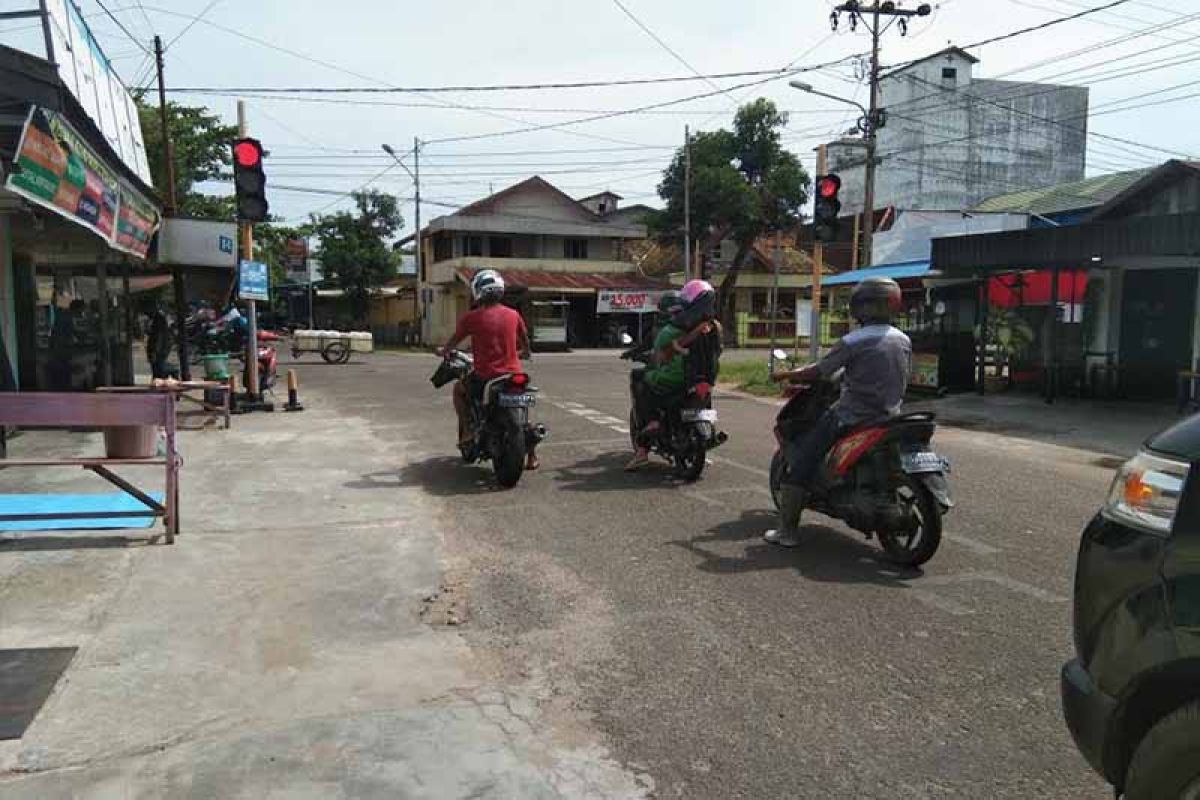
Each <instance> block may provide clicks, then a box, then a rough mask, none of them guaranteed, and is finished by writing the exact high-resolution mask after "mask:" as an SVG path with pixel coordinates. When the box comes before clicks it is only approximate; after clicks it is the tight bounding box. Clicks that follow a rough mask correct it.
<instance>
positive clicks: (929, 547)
mask: <svg viewBox="0 0 1200 800" xmlns="http://www.w3.org/2000/svg"><path fill="white" fill-rule="evenodd" d="M775 358H776V359H777V360H784V359H786V358H787V354H786V353H784V352H783V351H776V352H775ZM838 395H839V384H838V381H836V380H821V381H814V382H812V383H805V384H793V385H790V386H788V387H787V388H786V389H785V396H786V397H787V398H788V400H787V402H786V403H785V404H784V406H783V408H782V409H780V411H779V414H778V415H777V416H776V418H775V439H776V442H777V443H778V447H777V448H776V450H775V455H774V457H772V459H771V473H770V482H771V498H772V499H773V500H774V502H775V507H776V508H779V507H780V500H779V488H780V484H781V483H782V480H783V477H784V475H785V474H786V473H787V469H788V467H787V460H786V459H785V458H784V455H783V447H784V445H785V444H786V443H788V442H792V441H795V440H796V439H798V438H800V437H801V436H803V435H804V434H805V432H806V431H808V429H809V428H811V427H812V425H813V424H814V423H815V422H816V421H817V420H818V419H819V418H820V417H821V415H822V414H824V413H825V411H826V410H828V409H829V407H830V406H832V405H833V403H834V402H835V401H836V400H837V398H838ZM936 429H937V425H936V423H935V422H934V415H933V414H931V413H916V414H902V415H900V416H897V417H895V418H893V419H891V420H889V421H887V422H884V423H881V424H879V425H869V426H864V427H860V428H857V429H854V430H851V431H848V432H846V433H845V434H844V435H843V436H842V437H841V438H840V439H839V440H838V442H837V443H836V444H834V446H833V447H832V448H831V449H830V451H829V454H828V456H827V457H826V459H825V463H824V465H823V466H822V468H821V470H820V471H819V472H818V477H817V479H816V481H815V484H816V485H814V486H812V487H810V489H811V494H810V496H809V500H808V508H811V509H812V510H814V511H818V512H820V513H822V514H825V515H827V516H830V517H834V518H836V519H840V520H842V521H844V522H845V523H846V524H847V525H849V526H850V527H852V528H854V529H855V530H857V531H860V532H862V533H864V534H865V535H866V537H867V538H868V539H870V538H871V537H872V536H878V537H879V544H880V545H881V546H882V547H883V550H884V552H885V553H886V554H887V555H888V558H890V559H891V560H892V561H894V562H896V563H898V564H902V565H905V566H910V567H915V566H919V565H921V564H924V563H925V562H926V561H928V560H929V559H931V558H933V555H934V553H936V552H937V549H938V546H939V545H940V544H941V541H942V516H943V515H944V514H945V513H946V512H947V511H949V510H950V509H951V508H952V507H953V505H954V503H953V501H951V499H950V486H949V483H948V482H947V480H946V475H947V474H948V473H949V472H950V462H949V461H948V460H947V459H945V458H943V457H941V456H940V455H938V454H937V453H935V452H933V449H932V446H931V441H932V439H933V434H934V431H935V430H936Z"/></svg>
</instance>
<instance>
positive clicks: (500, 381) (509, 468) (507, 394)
mask: <svg viewBox="0 0 1200 800" xmlns="http://www.w3.org/2000/svg"><path fill="white" fill-rule="evenodd" d="M473 364H474V361H473V359H472V358H471V356H470V355H468V354H467V353H464V352H462V351H460V350H450V351H448V352H447V353H446V355H445V356H444V357H443V359H442V363H441V364H439V365H438V368H437V370H435V371H434V373H433V376H432V377H431V378H430V379H429V380H430V382H431V383H432V384H433V385H434V388H437V389H440V388H441V387H443V386H445V385H446V384H447V383H450V382H451V381H455V380H463V379H464V378H466V376H467V375H468V374H470V372H471V367H472V366H473ZM537 391H538V390H537V387H535V386H533V385H531V384H530V382H529V375H528V374H526V373H524V372H514V373H510V374H506V375H500V376H498V377H496V378H493V379H491V380H489V381H488V382H487V383H486V384H484V389H483V397H482V398H477V397H474V396H469V397H468V401H467V408H468V413H469V421H468V425H470V430H471V432H472V438H471V441H470V442H469V443H467V444H460V445H459V450H460V451H461V453H462V458H463V461H465V462H466V463H468V464H474V463H476V462H481V461H488V460H490V461H491V462H492V468H493V469H494V470H495V472H496V480H497V482H498V483H499V484H500V485H501V486H503V487H505V488H506V489H510V488H512V487H513V486H516V485H517V483H518V482H519V481H520V480H521V474H522V473H523V472H524V471H525V457H526V454H527V453H529V452H532V451H533V449H534V448H536V447H537V445H538V442H540V441H541V440H542V439H544V438H546V436H547V432H546V426H545V425H542V424H541V423H532V422H530V420H529V410H530V409H531V408H532V407H533V406H534V405H536V404H537V397H536V395H537Z"/></svg>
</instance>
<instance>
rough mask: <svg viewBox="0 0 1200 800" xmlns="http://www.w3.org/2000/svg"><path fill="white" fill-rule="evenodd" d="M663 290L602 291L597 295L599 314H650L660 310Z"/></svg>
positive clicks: (597, 310)
mask: <svg viewBox="0 0 1200 800" xmlns="http://www.w3.org/2000/svg"><path fill="white" fill-rule="evenodd" d="M663 294H665V292H664V291H663V290H661V289H601V290H600V291H598V292H597V293H596V313H597V314H650V313H653V312H655V311H657V310H658V301H659V300H660V299H662V296H663Z"/></svg>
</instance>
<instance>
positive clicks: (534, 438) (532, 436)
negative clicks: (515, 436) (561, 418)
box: [525, 422, 550, 447]
mask: <svg viewBox="0 0 1200 800" xmlns="http://www.w3.org/2000/svg"><path fill="white" fill-rule="evenodd" d="M549 435H550V431H548V430H546V426H545V425H543V424H542V423H540V422H539V423H537V424H536V425H530V426H529V427H528V428H526V429H525V445H526V446H527V447H536V446H537V445H538V444H539V443H540V442H541V441H542V440H543V439H545V438H546V437H547V436H549Z"/></svg>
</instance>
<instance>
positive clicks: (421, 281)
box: [393, 136, 429, 344]
mask: <svg viewBox="0 0 1200 800" xmlns="http://www.w3.org/2000/svg"><path fill="white" fill-rule="evenodd" d="M393 158H395V156H394V155H393ZM396 160H397V161H399V159H396ZM412 179H413V189H414V193H413V194H414V197H413V199H414V205H413V224H414V225H415V226H416V232H415V233H414V234H413V244H414V245H416V259H415V261H414V265H415V266H416V268H417V292H418V293H420V294H421V295H422V297H423V296H424V292H425V288H424V287H425V254H424V253H423V252H422V248H421V140H420V139H419V138H418V137H416V136H414V137H413V175H412ZM428 315H429V304H428V303H422V305H421V320H420V323H419V325H420V331H421V333H422V334H424V332H425V328H426V327H428V326H427V319H428ZM424 338H425V337H424V335H422V336H421V339H422V340H424ZM421 344H429V342H426V341H422V342H421Z"/></svg>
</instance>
